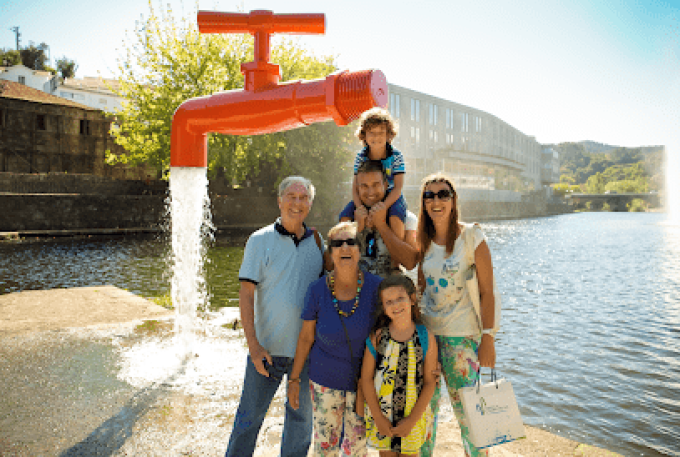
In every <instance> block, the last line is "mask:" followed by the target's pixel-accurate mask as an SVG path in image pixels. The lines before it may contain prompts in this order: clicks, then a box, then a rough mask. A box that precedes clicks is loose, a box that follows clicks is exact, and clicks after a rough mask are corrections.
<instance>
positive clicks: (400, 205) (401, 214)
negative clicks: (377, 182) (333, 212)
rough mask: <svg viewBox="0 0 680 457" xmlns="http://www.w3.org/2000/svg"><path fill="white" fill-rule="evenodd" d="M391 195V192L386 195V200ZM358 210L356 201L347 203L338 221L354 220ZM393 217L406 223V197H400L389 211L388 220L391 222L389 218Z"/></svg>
mask: <svg viewBox="0 0 680 457" xmlns="http://www.w3.org/2000/svg"><path fill="white" fill-rule="evenodd" d="M388 195H389V192H388V193H387V194H385V198H387V196H388ZM355 210H356V206H355V205H354V201H350V202H349V203H347V206H345V209H343V210H342V211H341V212H340V216H338V220H340V219H342V218H343V217H349V218H350V219H352V220H354V211H355ZM392 216H397V217H398V218H399V220H400V221H402V222H404V220H405V219H406V200H404V196H403V195H400V196H399V198H398V199H397V201H396V202H394V204H393V205H392V206H390V207H389V208H388V209H387V219H388V222H389V218H390V217H392Z"/></svg>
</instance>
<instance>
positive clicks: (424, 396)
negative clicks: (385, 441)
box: [392, 332, 437, 437]
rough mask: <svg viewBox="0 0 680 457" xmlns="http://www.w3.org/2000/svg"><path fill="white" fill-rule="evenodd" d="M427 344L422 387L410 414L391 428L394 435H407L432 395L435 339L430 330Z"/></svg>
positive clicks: (435, 365)
mask: <svg viewBox="0 0 680 457" xmlns="http://www.w3.org/2000/svg"><path fill="white" fill-rule="evenodd" d="M428 345H429V348H428V350H427V354H426V355H425V366H424V367H423V389H422V390H421V391H420V396H419V397H418V400H417V401H416V404H415V405H414V406H413V409H412V410H411V414H409V415H408V416H407V417H405V418H403V419H402V420H401V421H399V423H398V424H397V426H396V427H394V428H393V429H392V432H393V433H394V436H401V437H406V436H408V435H409V433H411V430H412V429H413V427H414V426H415V425H416V422H418V420H419V419H420V418H421V417H422V415H423V414H424V413H425V410H426V409H427V405H428V404H429V403H430V400H432V395H433V394H434V389H435V386H436V385H437V376H436V375H435V373H436V372H437V371H436V368H437V340H436V339H435V338H434V335H433V334H432V332H428Z"/></svg>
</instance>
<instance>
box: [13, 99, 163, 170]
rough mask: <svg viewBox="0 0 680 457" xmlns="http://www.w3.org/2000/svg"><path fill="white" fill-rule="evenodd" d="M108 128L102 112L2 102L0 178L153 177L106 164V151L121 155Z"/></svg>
mask: <svg viewBox="0 0 680 457" xmlns="http://www.w3.org/2000/svg"><path fill="white" fill-rule="evenodd" d="M110 126H111V119H110V118H108V117H107V116H106V115H105V114H104V113H102V112H101V111H97V110H86V109H80V108H76V107H73V106H65V105H54V104H47V103H36V102H31V101H27V100H20V99H13V98H0V172H10V173H49V172H58V173H89V174H93V175H97V176H109V177H115V178H128V179H135V178H136V179H145V178H146V177H147V175H149V174H153V176H154V177H155V172H154V171H152V170H150V169H148V168H147V167H130V166H127V165H122V164H119V165H116V166H110V165H107V164H106V163H105V161H104V158H105V151H107V150H109V151H111V152H112V153H114V154H120V153H122V152H123V149H122V148H121V147H120V146H118V145H117V144H115V142H114V141H113V138H112V137H111V135H110V134H109V129H110Z"/></svg>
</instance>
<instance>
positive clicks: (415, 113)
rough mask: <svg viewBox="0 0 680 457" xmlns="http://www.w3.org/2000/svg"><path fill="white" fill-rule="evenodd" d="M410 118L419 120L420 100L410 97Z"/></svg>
mask: <svg viewBox="0 0 680 457" xmlns="http://www.w3.org/2000/svg"><path fill="white" fill-rule="evenodd" d="M411 120H412V121H416V122H420V100H417V99H415V98H412V99H411Z"/></svg>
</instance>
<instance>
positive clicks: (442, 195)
mask: <svg viewBox="0 0 680 457" xmlns="http://www.w3.org/2000/svg"><path fill="white" fill-rule="evenodd" d="M435 196H436V197H439V199H440V200H441V201H448V200H449V199H450V198H451V197H452V196H453V192H451V190H449V189H442V190H440V191H439V192H432V191H431V190H428V191H426V192H423V200H434V197H435Z"/></svg>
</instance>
